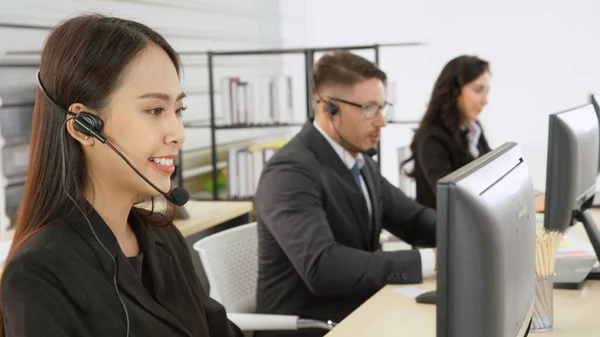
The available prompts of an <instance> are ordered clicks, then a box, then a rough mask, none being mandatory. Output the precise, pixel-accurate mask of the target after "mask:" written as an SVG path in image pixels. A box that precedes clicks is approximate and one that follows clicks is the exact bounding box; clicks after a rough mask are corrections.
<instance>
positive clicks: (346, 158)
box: [313, 122, 435, 278]
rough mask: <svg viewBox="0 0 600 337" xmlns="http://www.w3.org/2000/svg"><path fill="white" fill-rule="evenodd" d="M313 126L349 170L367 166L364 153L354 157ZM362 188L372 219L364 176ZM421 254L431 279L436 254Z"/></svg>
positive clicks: (425, 251)
mask: <svg viewBox="0 0 600 337" xmlns="http://www.w3.org/2000/svg"><path fill="white" fill-rule="evenodd" d="M313 125H314V126H315V128H316V129H317V130H319V132H320V133H321V134H322V135H323V137H325V139H327V142H329V144H330V145H331V147H332V148H333V150H334V151H335V152H336V153H337V154H338V156H340V159H342V161H343V162H344V164H345V165H346V166H347V167H348V170H350V169H351V168H352V167H353V166H354V164H355V163H357V164H358V168H359V169H362V167H363V166H364V165H365V158H364V157H363V154H362V153H358V154H357V155H356V157H353V156H352V154H350V152H348V151H347V150H346V149H344V148H343V147H342V146H341V145H340V144H339V143H337V142H336V141H335V140H333V139H332V138H331V137H329V135H327V133H325V131H323V129H322V128H321V126H320V125H319V123H318V122H313ZM360 186H361V188H362V192H363V195H364V196H365V201H366V203H367V208H368V209H369V217H372V213H373V210H372V208H373V206H372V205H371V197H370V196H369V190H368V189H367V184H366V183H365V180H364V179H363V176H362V174H361V175H360ZM419 252H420V253H421V270H422V273H423V278H425V277H429V276H431V275H432V274H433V271H434V269H435V254H434V253H433V249H431V248H426V249H419Z"/></svg>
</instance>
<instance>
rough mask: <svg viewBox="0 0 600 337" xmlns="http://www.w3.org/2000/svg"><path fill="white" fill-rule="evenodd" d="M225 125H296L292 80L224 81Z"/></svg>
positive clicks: (236, 78) (253, 79) (234, 79)
mask: <svg viewBox="0 0 600 337" xmlns="http://www.w3.org/2000/svg"><path fill="white" fill-rule="evenodd" d="M221 92H222V109H223V111H222V112H223V120H224V121H225V122H224V124H223V125H243V124H253V125H257V124H286V123H294V108H293V105H294V104H293V100H292V78H291V77H290V76H252V77H248V78H241V77H223V78H222V80H221Z"/></svg>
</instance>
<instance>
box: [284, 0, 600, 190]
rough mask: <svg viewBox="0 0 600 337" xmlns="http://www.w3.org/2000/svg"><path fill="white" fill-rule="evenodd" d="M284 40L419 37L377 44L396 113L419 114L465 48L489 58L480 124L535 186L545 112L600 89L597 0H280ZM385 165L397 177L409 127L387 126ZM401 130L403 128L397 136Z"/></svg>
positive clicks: (541, 169)
mask: <svg viewBox="0 0 600 337" xmlns="http://www.w3.org/2000/svg"><path fill="white" fill-rule="evenodd" d="M281 11H282V20H283V21H282V32H283V43H284V45H346V44H362V43H384V42H398V41H423V42H426V43H427V46H426V47H407V48H395V49H383V52H382V56H381V66H382V68H383V69H384V70H385V71H386V72H387V73H388V75H389V76H390V77H391V78H392V79H393V80H395V81H397V82H398V83H399V88H398V92H397V100H396V103H397V106H398V108H399V109H400V111H399V113H397V119H418V118H419V117H420V116H421V115H422V113H423V112H424V109H425V105H426V103H427V100H428V96H429V95H430V92H431V88H432V86H433V82H434V81H435V78H436V77H437V75H438V73H439V71H440V70H441V68H442V67H443V65H444V64H445V63H446V62H447V61H449V60H450V59H451V58H453V57H455V56H457V55H459V54H463V53H470V54H476V55H478V56H480V57H482V58H485V59H487V60H489V61H490V62H491V68H492V82H491V92H490V97H489V99H490V104H489V105H488V106H487V107H486V109H485V110H484V112H483V115H482V122H483V124H484V127H485V129H486V133H487V136H488V138H489V141H490V142H491V144H492V145H493V146H497V145H500V144H501V143H503V142H506V141H516V142H518V143H519V144H520V145H521V147H522V149H523V151H524V156H525V159H526V161H527V162H528V164H529V166H530V169H531V171H532V175H533V178H534V185H535V187H536V188H537V189H540V190H543V189H545V171H546V147H547V133H548V132H547V128H548V122H547V120H548V114H550V113H553V112H558V111H560V110H564V109H568V108H570V107H574V106H577V105H581V104H584V103H586V102H587V101H588V94H589V93H590V92H593V91H597V92H600V63H598V61H597V60H598V59H600V44H598V43H595V41H597V39H598V36H599V34H600V20H598V19H597V17H598V16H597V15H598V13H600V3H599V2H597V1H594V0H579V1H574V2H570V3H569V2H567V1H559V0H546V1H541V0H529V1H519V2H517V1H514V0H492V1H476V0H454V1H445V0H423V1H404V0H371V1H368V2H367V1H362V0H307V1H305V2H304V3H303V4H298V3H296V4H288V3H286V4H283V6H282V7H281ZM386 129H387V130H386V131H385V132H384V133H383V137H382V147H383V149H382V163H383V168H382V169H383V173H384V175H385V176H386V177H388V179H389V180H390V181H392V182H393V183H397V181H398V179H397V176H398V168H397V166H396V157H395V153H396V150H395V148H396V147H398V146H400V145H402V144H404V143H406V142H407V141H409V140H410V137H411V135H410V130H409V129H410V128H409V127H404V126H394V125H392V126H388V127H387V128H386ZM399 134H401V135H399Z"/></svg>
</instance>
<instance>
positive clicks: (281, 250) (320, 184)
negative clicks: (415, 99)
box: [255, 51, 436, 337]
mask: <svg viewBox="0 0 600 337" xmlns="http://www.w3.org/2000/svg"><path fill="white" fill-rule="evenodd" d="M311 82H312V83H311V84H312V88H313V93H314V94H313V102H312V106H313V109H314V111H315V118H314V122H310V121H309V122H307V123H306V124H305V125H304V127H303V128H302V130H301V131H300V133H299V134H298V135H296V136H295V137H294V138H293V139H292V140H290V142H288V143H287V144H286V145H285V146H284V147H282V148H281V149H279V150H278V151H277V152H276V153H275V155H274V156H273V157H272V158H271V160H270V161H269V162H268V163H267V164H266V165H265V168H264V170H263V172H262V175H261V178H260V182H259V186H258V189H257V191H256V196H255V207H256V218H257V222H258V236H259V273H258V274H259V275H258V286H257V312H258V313H265V314H285V315H297V316H300V318H307V319H316V320H320V321H325V322H327V321H333V322H339V321H341V320H342V319H343V318H344V317H346V316H347V315H348V314H350V313H351V312H352V311H353V310H354V309H356V308H357V307H358V306H359V305H361V304H362V303H363V302H364V301H365V300H367V299H368V298H369V297H370V296H372V295H373V294H374V293H375V292H377V291H378V290H379V289H380V288H382V287H383V286H384V285H385V284H394V283H395V284H398V283H420V282H422V279H423V277H427V276H430V275H431V274H432V273H433V270H434V268H435V263H436V261H435V260H436V254H435V250H434V249H422V250H406V251H396V252H383V251H381V250H380V244H379V235H380V233H381V230H382V228H385V229H387V230H388V231H390V232H391V233H392V234H394V235H396V236H398V237H400V238H401V239H403V240H404V241H406V242H408V243H410V244H412V245H415V246H419V247H433V246H435V240H436V235H435V228H436V213H435V211H434V210H432V209H429V208H426V207H424V206H422V205H419V204H418V203H416V202H414V201H412V200H411V199H409V198H408V197H407V196H406V195H405V194H404V193H403V192H402V191H400V190H399V189H398V188H396V187H394V186H393V185H391V184H390V183H389V182H388V181H387V180H386V179H385V178H384V177H383V176H382V175H381V173H380V172H379V170H378V168H377V164H376V163H375V161H374V160H373V159H372V158H371V156H372V155H373V154H374V153H375V152H376V151H375V148H376V147H377V144H378V142H379V138H380V130H381V128H382V127H384V126H385V125H386V119H385V118H386V111H387V107H388V106H389V105H390V103H388V102H387V101H386V96H385V85H386V74H385V73H384V72H383V71H381V70H380V69H379V68H378V67H377V66H376V65H375V64H373V63H372V62H370V61H368V60H366V59H364V58H362V57H360V56H358V55H355V54H352V53H350V52H347V51H336V52H333V53H330V54H326V55H325V56H323V57H322V58H321V59H320V60H319V61H318V62H317V64H316V65H315V68H314V69H313V72H312V76H311ZM325 332H326V331H325V330H319V329H301V330H298V331H293V332H285V333H284V332H280V331H277V332H258V333H257V334H256V336H260V337H266V336H311V337H312V336H323V335H324V334H325Z"/></svg>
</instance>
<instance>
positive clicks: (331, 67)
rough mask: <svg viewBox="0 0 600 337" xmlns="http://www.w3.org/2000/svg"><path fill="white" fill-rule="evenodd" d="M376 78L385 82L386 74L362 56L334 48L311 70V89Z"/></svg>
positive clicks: (348, 84) (351, 83)
mask: <svg viewBox="0 0 600 337" xmlns="http://www.w3.org/2000/svg"><path fill="white" fill-rule="evenodd" d="M371 78H377V79H380V80H381V81H382V82H383V84H384V85H385V84H386V80H387V75H386V74H385V72H383V71H382V70H381V69H379V67H378V66H377V65H376V64H375V63H373V62H371V61H369V60H367V59H365V58H364V57H362V56H358V55H356V54H353V53H351V52H349V51H347V50H336V51H333V52H330V53H327V54H325V55H323V57H321V58H320V59H319V61H318V62H317V64H315V67H314V68H313V70H312V76H311V79H312V89H313V91H315V92H317V91H318V90H321V89H322V88H323V87H324V86H326V85H331V84H338V85H343V86H351V85H354V84H356V83H358V82H360V81H361V80H364V79H371Z"/></svg>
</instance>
